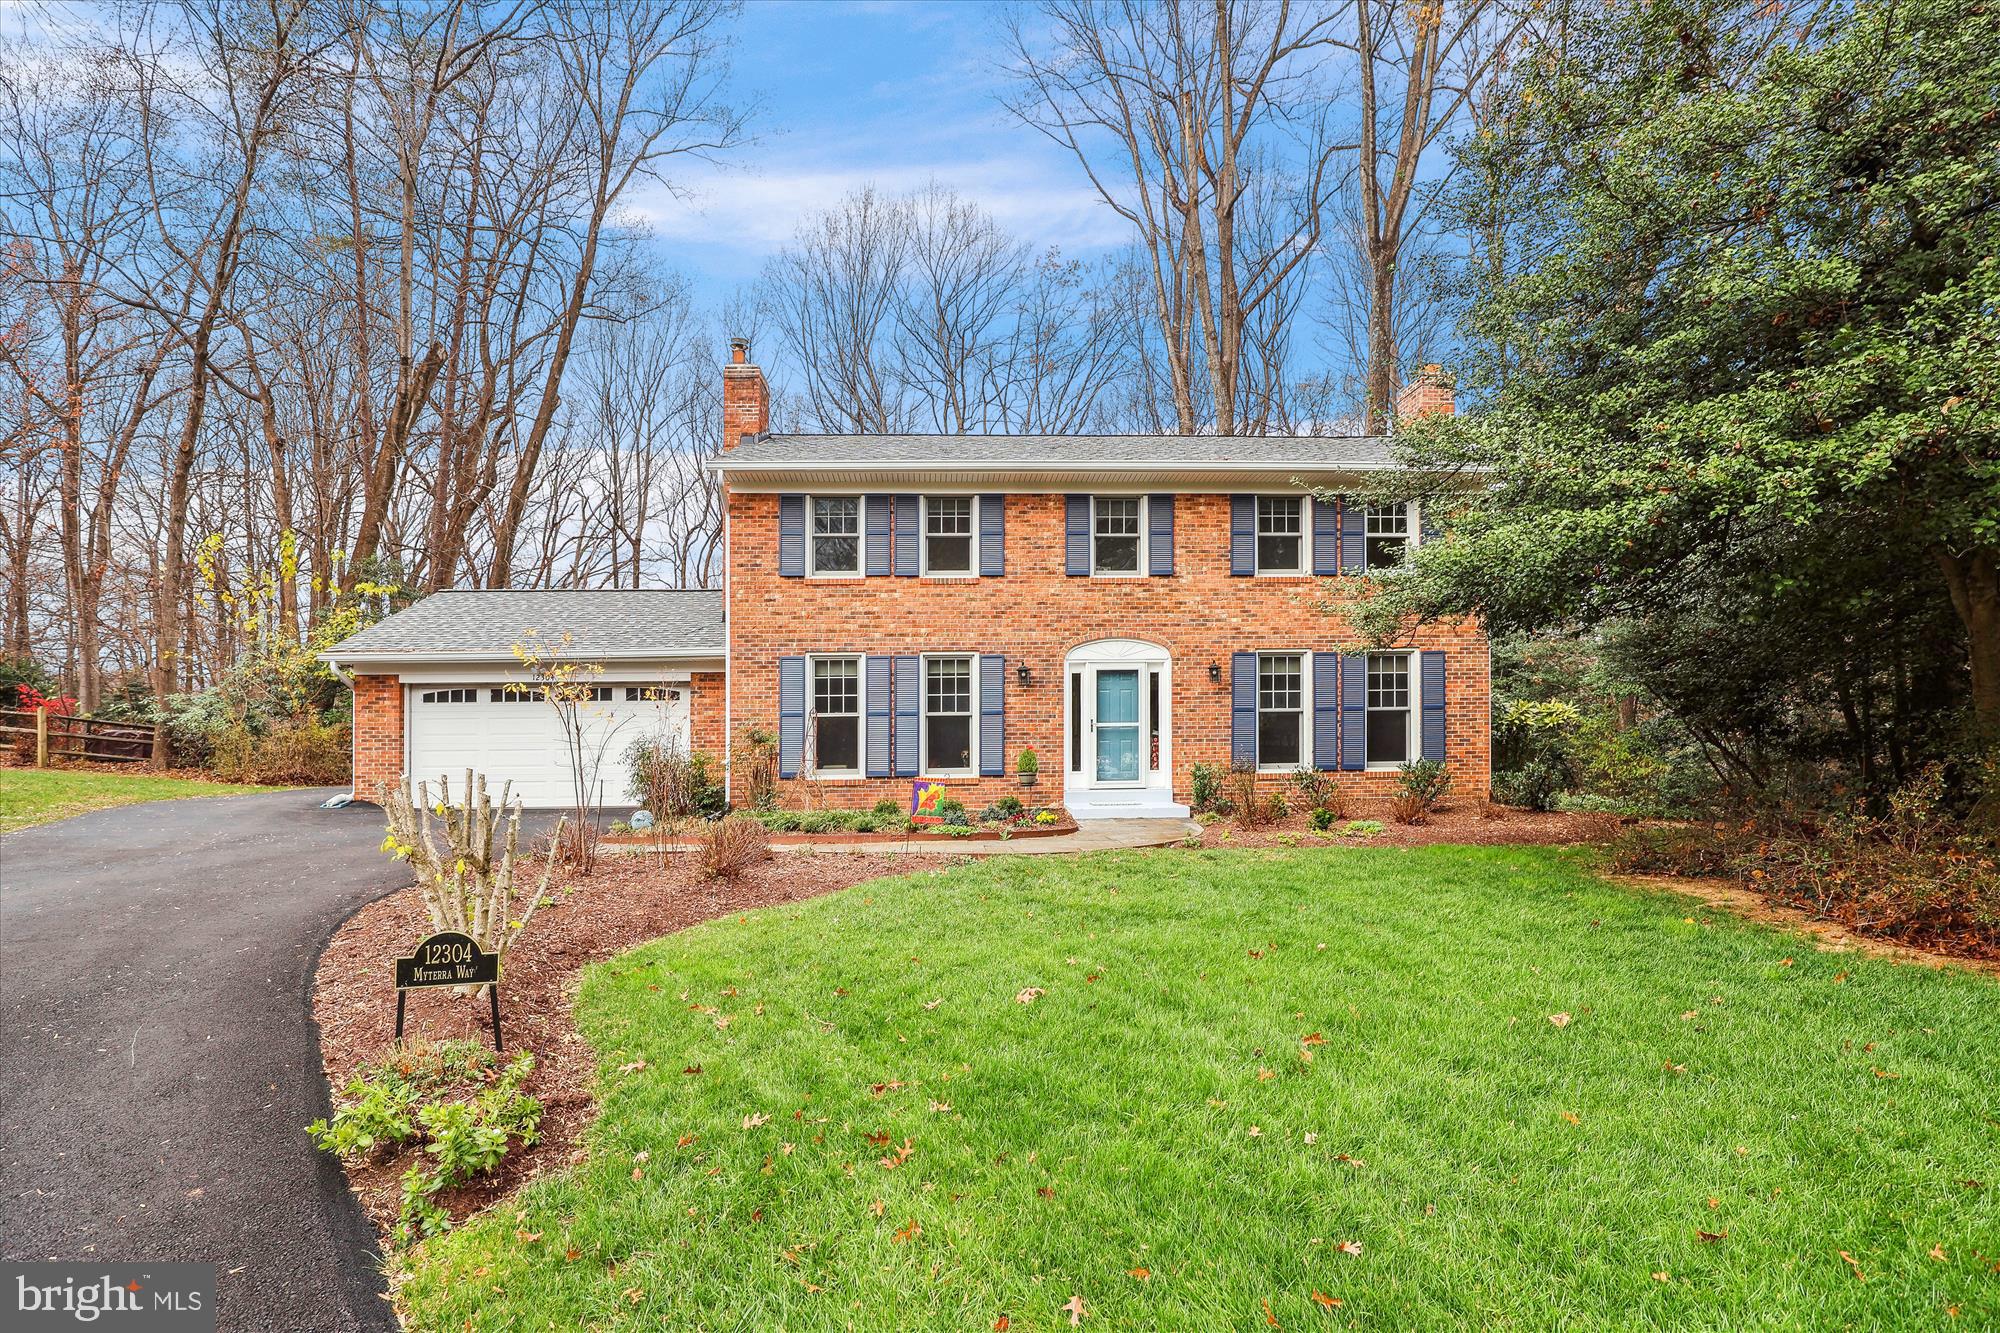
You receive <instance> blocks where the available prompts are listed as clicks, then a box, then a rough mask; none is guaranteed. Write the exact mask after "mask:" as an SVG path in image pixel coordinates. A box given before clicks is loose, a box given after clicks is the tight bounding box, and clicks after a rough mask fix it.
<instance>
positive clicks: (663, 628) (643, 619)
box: [321, 588, 724, 662]
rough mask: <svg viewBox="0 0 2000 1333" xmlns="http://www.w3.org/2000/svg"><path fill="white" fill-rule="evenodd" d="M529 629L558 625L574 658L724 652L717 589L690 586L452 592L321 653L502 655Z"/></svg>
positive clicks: (344, 656)
mask: <svg viewBox="0 0 2000 1333" xmlns="http://www.w3.org/2000/svg"><path fill="white" fill-rule="evenodd" d="M530 630H533V631H535V637H536V638H537V639H539V640H540V641H541V642H542V643H545V644H547V643H552V642H555V641H556V640H559V639H560V638H561V637H562V634H563V633H564V631H568V632H569V633H570V635H572V636H573V639H572V644H571V647H570V648H569V650H568V652H567V654H566V655H567V656H570V657H573V658H579V659H584V660H595V659H631V658H671V657H716V656H720V655H721V654H722V652H723V650H724V643H723V630H722V594H721V593H720V592H718V591H715V590H713V589H696V588H641V589H636V590H633V589H626V590H619V591H603V590H598V591H589V592H584V591H578V592H560V591H558V592H546V591H528V590H520V591H517V590H514V589H497V590H488V589H459V588H452V589H447V590H445V591H443V592H434V593H432V594H431V595H430V596H428V597H426V598H424V599H423V600H422V601H420V602H417V603H416V604H414V605H412V606H410V607H409V608H407V609H405V610H402V611H398V612H397V613H396V614H395V615H393V616H390V617H388V618H387V619H385V620H381V621H379V622H377V623H376V624H373V625H370V626H369V627H368V628H367V629H364V630H362V631H361V632H360V633H359V634H356V635H354V636H353V637H351V638H348V639H343V640H342V641H341V642H339V643H337V644H335V645H334V646H333V647H332V648H330V649H328V650H327V651H326V652H325V653H322V654H321V656H322V657H323V658H324V659H325V660H327V661H330V662H359V661H388V660H394V659H417V660H426V661H439V660H445V661H485V660H503V661H512V660H513V658H514V645H515V644H517V643H520V642H522V641H523V640H524V638H525V637H526V635H527V634H528V632H529V631H530Z"/></svg>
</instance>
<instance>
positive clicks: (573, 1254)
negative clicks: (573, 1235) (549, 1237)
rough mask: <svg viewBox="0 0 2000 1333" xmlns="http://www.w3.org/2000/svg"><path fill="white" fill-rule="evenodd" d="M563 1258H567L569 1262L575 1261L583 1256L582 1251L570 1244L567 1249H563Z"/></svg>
mask: <svg viewBox="0 0 2000 1333" xmlns="http://www.w3.org/2000/svg"><path fill="white" fill-rule="evenodd" d="M563 1258H565V1259H567V1260H568V1261H569V1262H571V1263H575V1262H576V1261H577V1260H579V1259H581V1258H583V1251H582V1250H579V1249H578V1248H576V1246H574V1245H572V1246H570V1247H569V1248H568V1249H566V1250H564V1251H563Z"/></svg>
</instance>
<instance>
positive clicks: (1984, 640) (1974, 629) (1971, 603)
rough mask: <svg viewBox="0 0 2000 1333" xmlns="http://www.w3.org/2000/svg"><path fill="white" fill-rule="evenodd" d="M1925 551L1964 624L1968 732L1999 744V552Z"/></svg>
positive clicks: (1985, 740)
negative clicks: (1969, 670) (1940, 573)
mask: <svg viewBox="0 0 2000 1333" xmlns="http://www.w3.org/2000/svg"><path fill="white" fill-rule="evenodd" d="M1931 554H1932V555H1933V556H1934V557H1936V559H1937V563H1938V568H1939V569H1940V570H1942V571H1943V572H1944V581H1945V586H1946V587H1948V588H1949V589H1950V590H1951V604H1952V608H1953V609H1954V610H1956V611H1957V612H1958V618H1959V620H1960V621H1961V622H1962V623H1963V624H1964V625H1965V635H1966V646H1967V656H1968V658H1969V661H1970V665H1971V667H1972V721H1973V729H1974V733H1975V735H1976V736H1977V737H1978V739H1979V741H1980V743H1982V744H1985V745H2000V557H1996V554H1995V552H1993V551H1989V550H1985V549H1983V548H1977V547H1975V548H1974V549H1973V550H1971V551H1969V552H1967V553H1966V554H1964V555H1960V554H1958V553H1957V552H1955V551H1948V550H1946V549H1945V548H1943V547H1941V546H1938V547H1933V548H1932V549H1931Z"/></svg>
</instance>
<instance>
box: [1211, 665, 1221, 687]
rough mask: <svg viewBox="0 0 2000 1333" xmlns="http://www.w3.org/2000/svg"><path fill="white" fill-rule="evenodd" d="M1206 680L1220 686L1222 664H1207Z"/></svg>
mask: <svg viewBox="0 0 2000 1333" xmlns="http://www.w3.org/2000/svg"><path fill="white" fill-rule="evenodd" d="M1208 678H1209V680H1210V682H1212V683H1214V684H1217V685H1220V684H1221V683H1222V663H1220V662H1210V663H1209V664H1208Z"/></svg>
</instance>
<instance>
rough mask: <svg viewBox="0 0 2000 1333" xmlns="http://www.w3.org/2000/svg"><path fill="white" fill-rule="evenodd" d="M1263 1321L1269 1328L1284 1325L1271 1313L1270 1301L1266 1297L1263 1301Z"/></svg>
mask: <svg viewBox="0 0 2000 1333" xmlns="http://www.w3.org/2000/svg"><path fill="white" fill-rule="evenodd" d="M1264 1322H1265V1324H1267V1325H1268V1326H1270V1327H1271V1328H1283V1327H1284V1325H1283V1324H1281V1323H1279V1322H1278V1316H1276V1315H1274V1314H1272V1313H1271V1302H1270V1299H1269V1298H1268V1297H1267V1298H1266V1299H1265V1301H1264Z"/></svg>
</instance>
